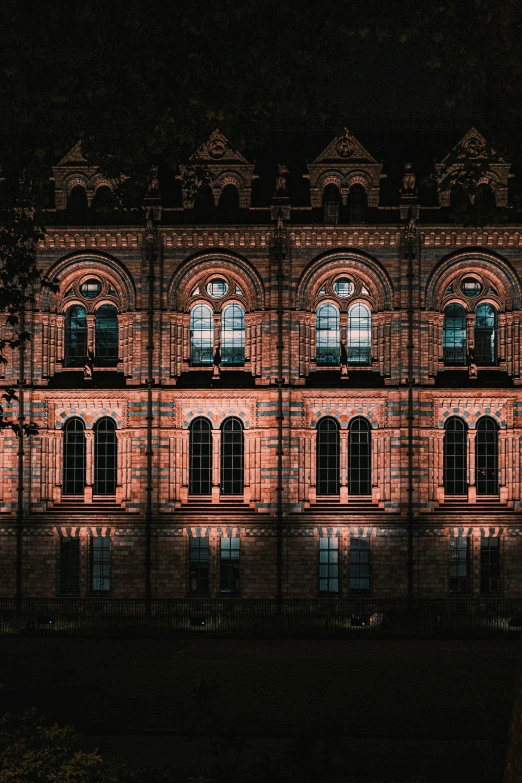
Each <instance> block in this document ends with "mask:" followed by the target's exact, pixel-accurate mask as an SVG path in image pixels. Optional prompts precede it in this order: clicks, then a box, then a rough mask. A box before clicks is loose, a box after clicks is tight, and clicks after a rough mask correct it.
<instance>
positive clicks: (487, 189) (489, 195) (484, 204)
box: [475, 182, 495, 212]
mask: <svg viewBox="0 0 522 783" xmlns="http://www.w3.org/2000/svg"><path fill="white" fill-rule="evenodd" d="M475 206H476V207H477V209H479V210H481V211H482V212H490V211H491V210H493V209H495V194H494V192H493V189H492V187H491V185H486V183H485V182H484V183H482V185H479V186H478V188H477V193H476V196H475Z"/></svg>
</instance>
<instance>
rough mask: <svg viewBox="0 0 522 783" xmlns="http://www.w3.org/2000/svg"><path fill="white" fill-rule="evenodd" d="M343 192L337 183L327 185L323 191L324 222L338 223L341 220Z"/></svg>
mask: <svg viewBox="0 0 522 783" xmlns="http://www.w3.org/2000/svg"><path fill="white" fill-rule="evenodd" d="M340 207H341V194H340V193H339V188H338V187H337V185H333V184H331V185H327V186H326V187H325V189H324V192H323V211H324V222H325V223H333V224H334V225H336V224H337V223H338V222H339V210H340Z"/></svg>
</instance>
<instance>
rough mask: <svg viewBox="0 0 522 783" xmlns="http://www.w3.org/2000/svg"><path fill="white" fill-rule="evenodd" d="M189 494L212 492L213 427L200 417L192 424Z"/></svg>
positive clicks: (207, 493)
mask: <svg viewBox="0 0 522 783" xmlns="http://www.w3.org/2000/svg"><path fill="white" fill-rule="evenodd" d="M189 458H190V459H189V461H190V464H189V494H191V495H210V494H211V493H212V427H211V426H210V422H209V421H208V419H204V418H202V417H199V418H197V419H194V421H193V422H192V424H191V425H190V455H189Z"/></svg>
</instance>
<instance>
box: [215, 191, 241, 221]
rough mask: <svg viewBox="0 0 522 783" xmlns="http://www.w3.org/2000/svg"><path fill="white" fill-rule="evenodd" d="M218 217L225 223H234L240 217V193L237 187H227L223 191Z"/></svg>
mask: <svg viewBox="0 0 522 783" xmlns="http://www.w3.org/2000/svg"><path fill="white" fill-rule="evenodd" d="M218 215H219V217H220V218H221V220H223V222H224V223H234V222H235V221H236V220H237V218H238V216H239V193H238V192H237V188H236V186H235V185H225V187H224V188H223V190H222V191H221V195H220V197H219V204H218Z"/></svg>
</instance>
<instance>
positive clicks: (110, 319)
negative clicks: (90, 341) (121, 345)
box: [95, 304, 118, 366]
mask: <svg viewBox="0 0 522 783" xmlns="http://www.w3.org/2000/svg"><path fill="white" fill-rule="evenodd" d="M95 342H96V364H103V365H105V366H113V365H115V364H117V363H118V312H117V310H116V308H115V307H114V305H110V304H105V305H102V306H101V307H99V308H98V309H97V310H96V321H95Z"/></svg>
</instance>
